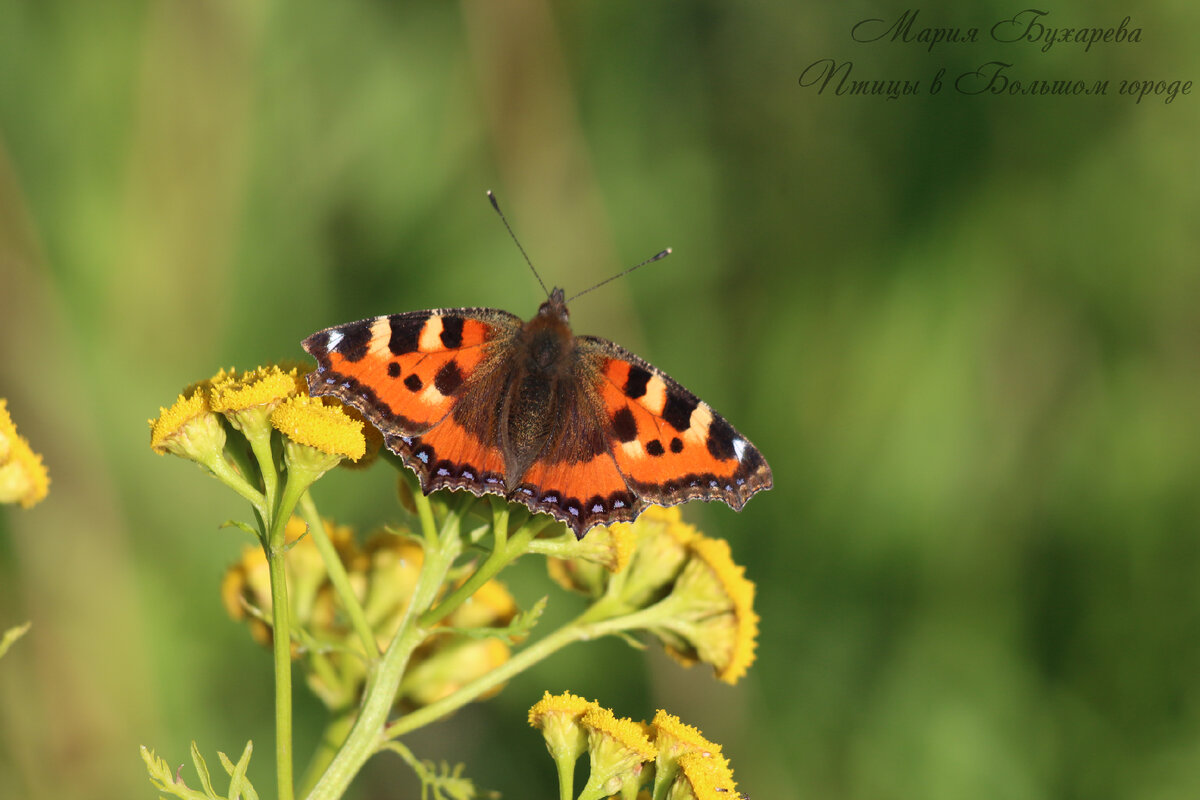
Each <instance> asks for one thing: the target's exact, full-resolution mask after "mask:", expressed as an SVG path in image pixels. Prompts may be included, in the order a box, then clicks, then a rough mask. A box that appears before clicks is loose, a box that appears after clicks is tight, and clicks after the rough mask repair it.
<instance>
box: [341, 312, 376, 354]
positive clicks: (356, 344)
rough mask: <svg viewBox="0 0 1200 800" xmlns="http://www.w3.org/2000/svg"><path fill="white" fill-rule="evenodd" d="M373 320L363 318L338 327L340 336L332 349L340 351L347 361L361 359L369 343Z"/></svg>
mask: <svg viewBox="0 0 1200 800" xmlns="http://www.w3.org/2000/svg"><path fill="white" fill-rule="evenodd" d="M374 321H375V320H373V319H364V320H359V321H358V322H351V323H350V324H349V325H343V326H342V327H340V328H338V329H337V331H338V333H340V334H342V338H341V340H340V341H339V342H338V343H337V346H336V347H334V348H333V350H334V351H335V352H338V353H341V354H342V357H343V358H345V359H346V360H347V361H361V360H362V358H363V356H365V355H366V354H367V346H368V345H369V344H371V323H372V322H374Z"/></svg>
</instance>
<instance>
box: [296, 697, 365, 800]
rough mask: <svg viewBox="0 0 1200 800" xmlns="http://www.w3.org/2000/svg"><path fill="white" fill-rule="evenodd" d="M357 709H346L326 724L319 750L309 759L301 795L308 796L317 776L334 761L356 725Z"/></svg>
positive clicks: (301, 784) (301, 783)
mask: <svg viewBox="0 0 1200 800" xmlns="http://www.w3.org/2000/svg"><path fill="white" fill-rule="evenodd" d="M357 711H358V709H354V708H352V709H348V710H345V711H343V712H342V713H340V714H338V715H337V716H336V717H334V718H333V719H332V720H330V721H329V724H328V725H326V726H325V730H324V732H323V733H322V734H321V740H320V741H319V742H318V743H317V750H316V752H315V753H313V756H312V758H311V759H310V760H309V762H308V768H307V769H306V770H305V771H304V778H303V779H302V780H301V781H300V796H301V797H305V796H307V795H308V793H309V792H311V791H312V789H313V786H314V785H315V784H316V782H317V778H319V777H321V773H323V772H324V771H325V769H326V768H327V767H328V766H329V763H330V762H331V761H333V757H334V755H335V754H336V753H337V751H338V748H339V747H341V746H342V742H344V741H346V737H347V736H348V735H349V734H350V729H351V728H352V727H353V726H354V716H355V714H356V713H357Z"/></svg>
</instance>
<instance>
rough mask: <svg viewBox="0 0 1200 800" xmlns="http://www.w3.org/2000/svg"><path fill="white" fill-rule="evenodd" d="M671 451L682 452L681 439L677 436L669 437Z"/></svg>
mask: <svg viewBox="0 0 1200 800" xmlns="http://www.w3.org/2000/svg"><path fill="white" fill-rule="evenodd" d="M671 452H672V453H681V452H683V440H682V439H680V438H679V437H678V436H675V437H673V438H672V439H671Z"/></svg>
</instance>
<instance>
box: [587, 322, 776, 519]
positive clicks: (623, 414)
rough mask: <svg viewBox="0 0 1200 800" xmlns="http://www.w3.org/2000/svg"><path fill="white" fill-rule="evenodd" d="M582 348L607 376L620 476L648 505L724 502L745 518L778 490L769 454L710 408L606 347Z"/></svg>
mask: <svg viewBox="0 0 1200 800" xmlns="http://www.w3.org/2000/svg"><path fill="white" fill-rule="evenodd" d="M577 341H578V342H579V343H580V347H581V350H582V351H583V352H585V353H587V354H589V357H590V359H591V360H592V363H593V364H594V367H593V368H594V369H595V371H596V372H597V374H598V376H599V380H598V396H599V398H600V400H601V402H602V405H603V408H604V413H605V415H606V420H607V423H608V426H609V431H610V436H611V448H612V453H613V457H614V459H615V462H616V465H617V468H618V469H619V470H620V471H621V473H622V475H623V476H624V478H625V481H626V483H627V485H628V486H629V488H630V490H631V491H632V492H633V493H634V494H635V495H637V496H638V498H640V500H642V501H644V502H649V503H655V504H658V505H667V506H669V505H675V504H677V503H682V502H684V501H686V500H691V499H700V500H721V501H723V502H725V503H727V504H729V505H730V506H731V507H732V508H734V509H738V510H740V509H741V508H742V506H743V505H745V503H746V501H747V500H749V499H750V497H751V496H752V495H754V494H755V493H756V492H759V491H761V490H763V489H769V488H771V483H772V477H771V468H770V467H769V466H767V462H766V460H765V459H764V458H763V457H762V454H761V453H759V451H758V449H757V448H756V447H755V446H754V445H753V444H751V443H750V441H749V440H748V439H747V438H746V437H745V436H742V435H741V434H740V433H738V432H737V431H736V430H735V429H734V428H733V426H732V425H730V424H729V423H728V422H727V421H725V419H724V418H723V417H721V416H720V415H719V414H717V413H716V412H715V411H713V410H712V408H711V407H710V406H709V405H708V404H707V403H705V402H704V401H702V400H699V399H698V398H697V397H696V396H695V395H693V394H692V393H691V392H689V391H688V390H687V389H685V388H684V387H683V386H681V385H680V384H679V383H677V382H676V381H674V380H673V379H672V378H671V377H670V376H668V375H666V374H665V373H663V372H662V371H660V370H658V369H656V368H654V367H653V366H651V365H650V364H648V363H647V362H645V361H644V360H642V359H641V358H639V357H637V356H636V355H634V354H633V353H630V352H629V351H627V350H625V349H623V348H621V347H619V346H618V345H616V344H614V343H612V342H610V341H608V340H606V339H600V338H596V337H591V336H581V337H578V338H577Z"/></svg>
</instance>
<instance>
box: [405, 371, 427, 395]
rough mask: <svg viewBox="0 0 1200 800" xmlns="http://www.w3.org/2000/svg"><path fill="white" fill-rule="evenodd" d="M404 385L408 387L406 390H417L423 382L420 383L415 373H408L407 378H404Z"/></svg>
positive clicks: (419, 389)
mask: <svg viewBox="0 0 1200 800" xmlns="http://www.w3.org/2000/svg"><path fill="white" fill-rule="evenodd" d="M404 385H405V386H406V387H408V390H409V391H410V392H419V391H421V387H422V386H423V384H422V383H421V379H420V378H418V377H417V376H416V375H415V374H414V375H409V376H408V377H407V378H405V379H404Z"/></svg>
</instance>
